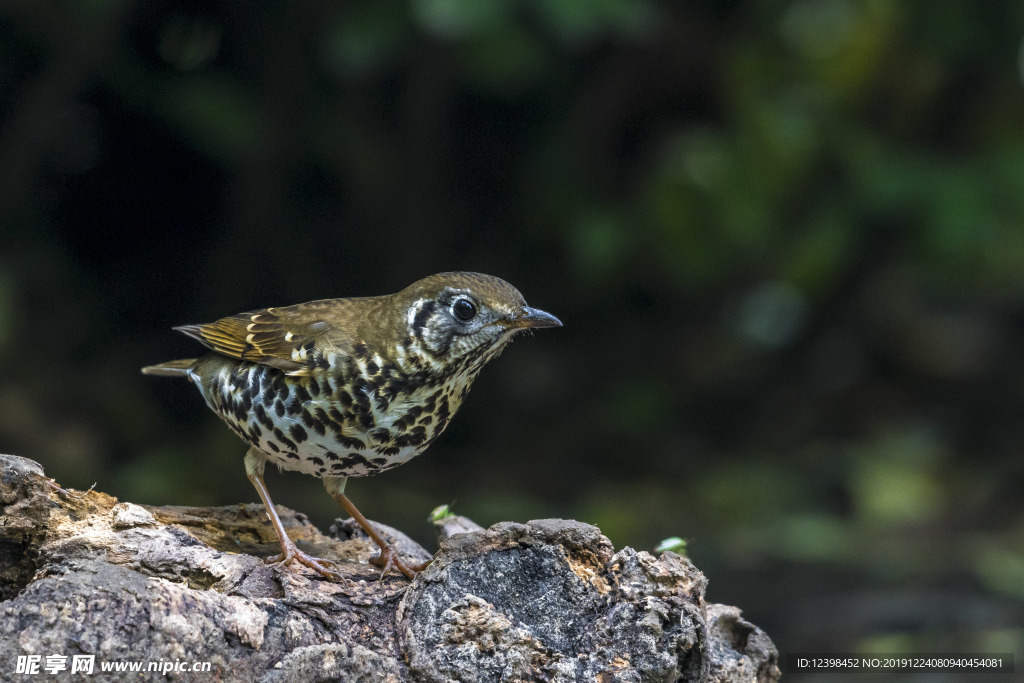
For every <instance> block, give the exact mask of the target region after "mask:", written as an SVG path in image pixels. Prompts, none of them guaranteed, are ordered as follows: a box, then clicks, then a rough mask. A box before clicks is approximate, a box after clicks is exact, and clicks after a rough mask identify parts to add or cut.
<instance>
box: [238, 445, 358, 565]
mask: <svg viewBox="0 0 1024 683" xmlns="http://www.w3.org/2000/svg"><path fill="white" fill-rule="evenodd" d="M265 464H266V457H265V456H264V455H263V454H262V453H260V452H259V451H257V450H255V449H252V448H250V449H249V452H248V453H246V455H245V473H246V475H248V477H249V481H251V482H252V485H253V486H255V487H256V493H258V494H260V500H262V501H263V507H264V508H266V510H267V517H269V518H270V525H271V526H273V527H274V531H275V532H277V539H278V541H279V542H280V543H281V554H280V555H272V556H271V557H268V558H267V562H268V563H280V564H282V565H287V564H291V563H292V561H293V560H298V562H299V563H300V564H304V565H306V566H307V567H309V568H310V569H312V570H313V571H315V572H317V573H318V574H322V575H323V576H325V577H327V578H328V579H330V580H331V581H342V582H344V581H345V577H343V576H342V575H341V574H339V573H338V572H337V571H335V570H334V569H331V568H330V567H331V566H335V567H336V566H337V565H335V564H334V563H333V562H331V561H330V560H323V559H320V558H319V557H313V556H312V555H307V554H306V553H304V552H303V551H301V550H299V548H298V546H296V545H295V542H294V541H293V540H292V539H290V538H288V533H287V532H286V531H285V530H284V524H282V523H281V518H280V517H278V515H277V509H276V508H275V507H274V503H273V501H271V500H270V493H269V492H268V491H267V485H266V484H265V483H264V482H263V467H264V465H265Z"/></svg>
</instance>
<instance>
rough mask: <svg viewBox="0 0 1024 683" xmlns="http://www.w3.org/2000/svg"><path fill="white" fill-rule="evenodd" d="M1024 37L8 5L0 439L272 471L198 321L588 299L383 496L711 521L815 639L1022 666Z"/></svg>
mask: <svg viewBox="0 0 1024 683" xmlns="http://www.w3.org/2000/svg"><path fill="white" fill-rule="evenodd" d="M1022 36H1024V5H1022V4H1021V3H1020V2H1016V1H1013V2H1010V1H1005V2H995V1H993V2H973V3H972V2H953V1H945V0H917V1H911V0H905V1H900V2H897V1H892V2H888V1H878V2H860V1H855V0H798V1H794V2H782V1H778V2H755V1H753V0H750V1H732V2H696V1H693V2H679V1H676V2H672V1H669V0H663V1H659V0H593V1H592V2H576V1H573V0H488V1H486V2H485V1H482V0H481V1H475V0H413V1H411V2H397V1H394V0H379V1H375V2H363V3H359V2H352V3H333V2H312V1H303V2H287V3H286V2H277V1H269V2H261V3H242V2H235V3H223V4H220V3H209V2H161V1H156V0H150V1H146V2H143V1H141V0H134V1H130V0H64V1H61V2H39V1H38V0H22V1H20V2H18V1H15V2H4V3H3V5H2V14H0V235H2V238H0V248H2V255H0V361H2V365H3V368H4V370H3V380H2V383H0V450H2V451H5V452H10V453H16V454H18V455H23V456H26V457H30V458H34V459H36V460H38V461H40V462H42V463H43V464H44V465H45V467H46V469H47V472H48V473H49V474H50V475H52V476H54V477H55V478H56V479H57V480H59V481H60V482H61V483H62V484H64V485H66V486H71V487H75V488H86V487H88V486H90V485H92V484H93V483H94V482H95V484H96V486H97V487H98V488H99V489H101V490H104V491H107V492H110V493H113V494H115V495H117V496H119V497H122V498H124V499H130V500H133V501H136V502H140V503H152V504H204V505H225V504H232V503H236V502H242V501H255V500H256V494H255V492H254V491H253V490H252V488H251V487H250V485H249V483H248V482H247V481H246V478H245V475H244V470H243V466H242V454H243V452H244V447H243V445H242V444H241V443H240V442H239V441H238V440H237V439H236V437H235V436H234V435H233V434H231V432H230V431H229V430H228V429H226V428H225V427H224V426H223V425H222V424H221V423H220V422H219V421H218V420H217V419H216V418H214V417H213V416H212V415H211V414H209V413H208V412H207V411H206V408H205V407H204V406H203V404H202V402H201V400H200V398H199V396H198V394H197V393H196V392H195V389H194V388H193V387H191V386H189V385H188V384H187V383H186V382H180V381H178V382H175V381H171V380H164V379H160V378H153V377H143V376H142V375H141V374H139V371H138V369H139V368H140V367H141V366H142V365H146V364H150V363H155V362H159V361H164V360H169V359H172V358H180V357H188V356H193V355H196V354H197V353H199V348H198V345H197V344H195V343H194V342H192V341H190V340H189V339H187V338H185V337H184V336H181V335H179V334H176V333H174V332H171V330H170V328H171V326H173V325H178V324H184V323H195V322H209V321H212V320H214V319H216V318H218V317H221V316H224V315H227V314H231V313H235V312H238V311H243V310H247V309H252V308H259V307H263V306H269V305H287V304H291V303H297V302H301V301H306V300H310V299H317V298H327V297H335V296H350V295H373V294H382V293H387V292H393V291H396V290H398V289H401V288H402V287H404V286H406V285H407V284H409V283H411V282H412V281H413V280H415V279H418V278H420V277H422V276H425V275H428V274H431V273H434V272H439V271H444V270H477V271H482V272H487V273H491V274H494V275H498V276H500V277H503V278H505V279H507V280H509V281H510V282H512V283H513V284H515V285H516V286H517V287H519V289H520V290H521V291H522V292H523V293H524V295H525V296H526V298H527V300H528V301H529V302H530V303H531V304H532V305H534V306H536V307H539V308H542V309H544V310H548V311H550V312H552V313H554V314H555V315H557V316H559V317H560V318H561V319H562V320H563V322H564V323H565V327H564V328H563V329H560V330H543V331H541V332H539V333H537V334H536V335H533V336H531V337H530V338H527V339H522V340H520V341H518V342H517V343H516V344H514V345H513V346H512V348H511V349H509V350H508V351H507V352H506V353H505V354H504V355H503V356H502V357H501V358H500V359H499V360H498V361H496V362H495V363H493V364H492V365H491V366H490V367H488V368H487V370H485V371H484V372H483V374H482V376H481V378H480V379H479V380H478V381H477V383H476V385H475V388H474V390H473V392H472V394H471V397H470V399H469V400H468V401H467V402H466V404H465V406H464V408H463V410H462V412H461V414H460V415H459V416H458V417H457V418H456V419H455V420H454V422H453V424H452V426H451V427H450V428H449V429H448V431H447V432H446V434H445V436H444V437H442V438H441V439H440V440H439V441H438V442H437V443H436V444H435V445H434V446H433V447H432V448H431V449H430V451H429V452H428V453H427V454H426V455H424V456H422V457H420V458H418V459H417V460H415V461H413V462H412V463H410V464H408V465H406V466H404V467H402V468H399V469H397V470H395V471H393V472H389V473H387V474H386V475H384V476H381V477H378V478H371V479H364V480H354V481H352V482H350V486H349V493H350V494H351V496H352V498H353V500H354V501H355V502H356V504H357V505H359V506H360V508H361V509H362V510H363V512H364V513H366V514H367V515H368V516H369V517H371V518H374V519H378V520H380V521H383V522H385V523H388V524H391V525H394V526H396V527H399V528H401V529H403V530H405V531H407V532H409V533H410V534H411V535H413V536H414V537H416V538H417V539H419V540H421V541H423V542H425V543H426V544H427V545H428V547H431V548H433V547H434V546H433V542H432V541H431V538H430V535H431V530H430V527H429V525H428V524H427V523H426V521H425V518H426V516H427V514H428V512H429V511H430V510H431V509H432V508H433V507H434V506H436V505H438V504H441V503H448V502H453V501H454V509H455V511H456V512H459V513H462V514H465V515H468V516H469V517H472V518H473V519H475V520H476V521H477V522H479V523H481V524H484V525H488V524H492V523H494V522H497V521H501V520H507V519H508V520H518V521H525V520H528V519H533V518H540V517H549V516H557V517H570V518H577V519H580V520H583V521H586V522H591V523H594V524H597V525H599V526H600V527H601V529H602V530H603V531H604V532H605V533H606V534H607V535H608V536H609V537H610V538H611V539H612V541H613V542H614V543H615V544H616V546H622V545H626V544H628V545H632V546H635V547H638V548H645V549H651V548H653V547H654V546H655V545H656V544H657V543H658V542H659V541H660V540H661V539H663V538H665V537H667V536H673V535H678V536H682V537H684V538H686V539H687V540H688V541H689V554H690V556H691V557H692V558H693V559H694V561H695V562H696V563H697V564H698V566H699V567H701V568H702V569H703V570H704V571H705V572H706V573H707V574H708V575H709V577H710V580H711V583H710V588H709V591H708V596H709V599H711V600H714V601H721V602H726V603H731V604H737V605H740V606H741V607H743V608H744V610H745V613H746V615H747V616H748V617H749V618H750V619H751V620H753V621H754V622H755V623H757V624H759V625H760V626H762V627H764V628H765V629H766V630H767V631H768V632H769V634H770V635H771V636H772V637H773V638H774V639H775V640H776V642H777V643H778V645H779V647H780V649H781V650H782V651H783V652H789V651H851V650H865V651H910V652H912V651H928V650H931V651H946V652H964V651H1002V652H1007V651H1014V650H1015V651H1016V652H1017V653H1018V660H1020V654H1021V653H1022V652H1024V627H1022V623H1024V503H1022V495H1024V494H1022V491H1024V419H1022V417H1024V189H1022V188H1024V85H1022V77H1024V51H1022ZM268 485H269V487H270V489H271V492H272V493H273V494H274V497H275V500H276V501H277V502H278V503H280V504H282V505H286V506H289V507H293V508H297V509H300V510H303V511H305V512H307V513H309V514H310V515H311V516H312V517H313V519H314V520H315V521H316V522H317V523H318V524H320V525H321V526H326V525H327V524H328V523H329V520H330V519H331V518H332V517H333V516H335V515H337V514H339V511H338V510H337V509H336V508H335V506H334V503H333V501H331V500H330V498H329V497H328V496H327V495H326V494H325V493H323V491H322V488H321V486H320V484H319V482H317V481H315V480H314V479H312V478H310V477H302V476H299V475H296V474H287V473H286V474H284V475H278V474H277V473H276V472H272V473H270V474H269V475H268ZM1021 665H1024V661H1018V666H1021Z"/></svg>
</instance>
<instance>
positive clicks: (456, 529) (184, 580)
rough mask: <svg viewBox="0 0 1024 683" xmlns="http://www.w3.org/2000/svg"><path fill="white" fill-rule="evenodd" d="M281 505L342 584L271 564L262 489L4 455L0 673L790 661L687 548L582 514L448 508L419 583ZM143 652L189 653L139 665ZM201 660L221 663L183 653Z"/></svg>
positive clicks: (725, 666)
mask: <svg viewBox="0 0 1024 683" xmlns="http://www.w3.org/2000/svg"><path fill="white" fill-rule="evenodd" d="M279 512H280V513H281V517H282V520H283V521H284V524H285V526H286V528H287V529H288V531H289V533H290V535H291V536H292V538H294V539H295V540H296V541H297V542H298V543H299V544H300V545H301V546H302V547H303V548H304V549H305V550H307V551H310V552H312V553H314V554H316V555H319V556H321V557H325V558H328V559H333V560H335V561H337V562H338V563H339V564H340V565H341V566H342V568H343V573H344V574H345V576H347V577H349V579H350V581H349V583H348V584H347V585H346V584H340V583H331V582H329V581H326V580H323V579H322V578H321V577H320V576H318V575H316V574H315V573H313V572H311V571H309V570H308V569H306V568H305V567H297V566H296V567H288V568H282V567H277V566H268V565H267V564H265V563H264V562H263V560H262V559H260V558H261V557H264V556H266V555H270V554H273V553H274V552H276V544H275V543H274V536H273V531H272V530H271V528H270V525H269V523H268V522H267V520H266V517H265V515H264V514H263V512H262V508H261V507H260V506H257V505H240V506H234V507H223V508H185V507H148V506H140V505H135V504H132V503H121V502H118V501H117V500H116V499H115V498H113V497H111V496H108V495H106V494H104V493H100V492H97V491H86V492H79V491H64V490H63V489H61V488H59V487H58V486H57V485H56V484H55V483H54V482H52V481H51V480H49V479H47V478H46V476H45V475H44V473H43V469H42V467H41V466H40V465H39V464H37V463H35V462H33V461H31V460H26V459H24V458H19V457H16V456H8V455H0V680H8V679H11V678H18V676H17V675H16V671H15V668H16V663H17V662H18V661H19V657H21V658H22V659H21V661H22V662H25V661H26V656H29V655H40V656H41V662H40V664H39V666H40V667H43V666H45V664H46V662H47V656H49V655H64V656H66V657H67V658H68V661H70V660H71V658H72V657H73V656H75V655H93V656H94V658H95V659H94V662H95V664H94V666H95V669H94V676H93V678H96V679H97V680H104V679H106V680H120V679H121V678H123V677H125V676H126V674H111V673H108V674H104V673H102V671H101V667H102V665H103V664H104V663H110V662H141V663H142V667H143V673H142V674H141V675H139V674H133V675H132V678H133V679H135V680H140V679H141V680H166V679H168V678H173V679H175V680H224V681H234V680H245V681H274V682H284V681H303V682H308V681H328V680H341V681H367V682H371V681H395V682H399V681H551V682H552V683H561V682H568V681H573V682H575V681H598V682H599V683H613V682H640V681H644V682H647V681H773V680H777V679H778V677H779V669H778V666H777V660H778V655H777V652H776V650H775V647H774V646H773V645H772V643H771V641H770V640H769V638H768V636H767V635H765V634H764V632H762V631H761V630H760V629H758V628H757V627H756V626H754V625H752V624H750V623H749V622H746V621H744V620H743V619H742V618H741V617H740V611H739V610H738V609H737V608H735V607H727V606H724V605H711V604H705V602H704V588H705V584H706V581H705V579H704V576H703V574H701V573H700V571H699V570H697V568H696V567H694V566H693V564H691V563H690V562H689V560H687V559H686V558H683V557H680V556H678V555H675V554H673V553H669V552H666V553H664V554H662V555H661V556H660V557H654V556H652V555H650V554H648V553H646V552H637V551H635V550H633V549H632V548H623V549H622V550H619V551H618V552H616V551H615V549H614V548H612V546H611V543H610V542H609V541H608V539H607V538H605V537H604V536H602V535H601V533H600V531H599V530H598V529H597V528H595V527H592V526H589V525H586V524H581V523H579V522H572V521H565V520H553V519H547V520H536V521H532V522H528V523H526V524H516V523H512V522H504V523H501V524H496V525H494V526H492V527H491V528H489V529H480V528H479V527H477V526H476V525H475V524H473V523H472V522H471V521H469V520H466V519H464V518H448V519H446V520H440V521H439V522H437V526H438V531H439V536H440V537H441V539H442V541H441V549H440V551H439V552H438V554H437V556H436V559H435V561H434V562H433V563H432V564H431V565H430V567H428V568H427V569H426V570H425V571H424V572H422V573H421V574H420V575H419V576H418V577H417V578H416V580H415V581H413V582H411V583H410V582H408V581H407V580H406V579H404V578H402V577H398V576H389V577H387V578H386V579H384V580H383V581H380V582H377V581H376V580H375V578H376V574H377V572H378V570H377V568H375V567H373V566H372V565H369V564H368V563H367V560H368V559H369V558H370V557H371V556H372V555H373V554H375V552H376V551H375V548H374V546H373V545H372V544H371V543H370V542H369V541H368V539H366V538H365V537H364V536H362V534H361V533H360V532H359V531H358V530H357V528H356V527H355V526H354V525H353V524H352V522H351V520H345V521H339V522H338V523H336V524H335V525H333V526H332V527H331V532H332V536H325V535H324V534H321V533H320V532H319V531H318V530H317V529H316V528H314V527H313V526H312V525H311V524H309V522H308V521H307V520H306V519H305V517H303V516H302V515H301V514H298V513H295V512H292V511H290V510H287V509H286V508H279ZM380 529H381V531H382V532H383V534H384V535H385V536H386V537H388V538H389V539H391V540H394V541H395V542H397V543H398V544H399V547H400V548H401V549H402V550H403V552H405V553H406V554H408V555H411V556H413V557H420V558H426V557H428V554H427V553H426V551H424V550H423V549H422V548H420V547H419V546H418V545H416V544H415V543H413V542H412V541H410V540H409V539H408V538H406V537H404V536H402V535H401V534H399V533H398V532H396V531H394V530H392V529H389V528H387V527H384V526H380ZM474 529H476V530H474ZM467 530H469V531H468V532H467ZM453 534H454V535H453ZM150 662H158V663H160V662H165V663H177V666H178V669H177V670H175V671H174V673H172V674H168V675H167V676H164V675H162V674H159V673H156V672H148V673H147V672H146V667H147V666H148V665H149V663H150ZM196 662H199V663H202V662H209V671H208V672H202V673H190V672H188V671H187V669H185V668H184V667H190V666H192V664H193V663H196ZM164 666H165V667H166V666H167V664H165V665H164ZM69 669H70V666H69ZM40 670H41V671H43V669H42V668H41V669H40ZM64 674H65V675H68V676H70V674H69V672H68V671H64ZM43 677H46V674H45V672H44V673H43ZM71 678H73V679H75V680H77V679H78V675H77V674H76V675H75V676H74V677H71Z"/></svg>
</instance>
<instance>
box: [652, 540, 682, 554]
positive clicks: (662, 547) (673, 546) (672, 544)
mask: <svg viewBox="0 0 1024 683" xmlns="http://www.w3.org/2000/svg"><path fill="white" fill-rule="evenodd" d="M666 550H671V551H672V552H674V553H676V554H678V555H682V556H683V557H685V556H686V541H685V540H684V539H682V538H679V537H678V536H672V537H671V538H666V539H665V540H664V541H662V542H661V543H659V544H658V547H657V548H655V549H654V552H656V553H659V554H660V553H663V552H665V551H666Z"/></svg>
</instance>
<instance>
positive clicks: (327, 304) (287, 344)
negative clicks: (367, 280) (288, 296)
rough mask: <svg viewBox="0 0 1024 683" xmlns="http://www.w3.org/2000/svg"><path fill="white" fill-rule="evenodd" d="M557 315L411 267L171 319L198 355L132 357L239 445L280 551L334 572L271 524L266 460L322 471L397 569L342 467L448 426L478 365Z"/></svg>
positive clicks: (381, 562)
mask: <svg viewBox="0 0 1024 683" xmlns="http://www.w3.org/2000/svg"><path fill="white" fill-rule="evenodd" d="M561 326H562V323H561V321H559V320H558V318H556V317H555V316H553V315H551V314H550V313H545V312H544V311H541V310H539V309H536V308H531V307H529V306H527V305H526V301H525V299H524V298H523V295H522V294H520V293H519V290H517V289H516V288H515V287H513V286H512V285H511V284H509V283H508V282H506V281H504V280H502V279H500V278H497V277H494V276H492V275H484V274H482V273H470V272H449V273H439V274H437V275H431V276H429V277H426V278H423V279H421V280H419V281H417V282H414V283H413V284H411V285H409V286H408V287H406V288H405V289H403V290H401V291H400V292H397V293H395V294H389V295H385V296H372V297H351V298H341V299H322V300H318V301H310V302H307V303H301V304H296V305H293V306H284V307H271V308H263V309H260V310H255V311H249V312H246V313H239V314H236V315H232V316H228V317H226V318H221V319H220V320H217V321H216V322H212V323H207V324H200V325H183V326H180V327H175V328H174V329H175V330H176V331H179V332H182V333H184V334H186V335H188V336H189V337H192V338H193V339H195V340H197V341H199V342H200V343H202V344H203V345H204V346H206V347H207V348H208V349H209V352H208V353H207V354H206V355H203V356H201V357H199V358H187V359H181V360H173V361H169V362H166V363H160V364H157V365H151V366H147V367H144V368H142V372H143V373H144V374H147V375H161V376H171V377H184V378H187V379H188V380H190V381H191V382H192V383H193V384H194V385H195V386H196V387H197V388H198V389H199V392H200V394H201V395H202V397H203V399H204V401H205V402H206V405H207V406H208V407H209V408H210V409H211V410H212V411H213V412H214V413H215V414H216V415H217V416H219V417H220V418H221V419H222V420H223V421H224V422H225V423H227V425H228V427H230V428H231V429H232V431H234V432H235V433H236V434H237V435H238V436H239V437H241V439H242V440H243V441H245V442H246V443H247V444H248V451H247V452H246V454H245V458H244V463H245V471H246V475H247V477H248V478H249V481H251V482H252V484H253V486H254V487H255V488H256V491H257V493H258V494H259V497H260V500H261V501H262V503H263V505H264V507H265V509H266V513H267V516H268V517H269V519H270V522H271V525H272V526H273V528H274V530H275V532H276V534H277V537H278V541H279V543H280V546H281V553H280V554H278V555H273V556H271V557H269V558H267V562H269V563H275V564H279V565H289V564H291V563H293V562H298V563H300V564H302V565H305V566H307V567H309V568H310V569H312V570H314V571H315V572H317V573H318V574H320V575H323V576H324V577H326V578H328V579H330V580H335V581H344V579H343V578H342V577H341V574H340V573H339V572H338V567H337V565H336V563H334V562H331V561H329V560H325V559H321V558H317V557H313V556H311V555H308V554H307V553H305V552H304V551H302V550H300V549H299V548H298V547H297V546H296V544H295V543H294V541H292V540H291V539H290V538H289V537H288V534H287V533H286V532H285V529H284V526H283V525H282V523H281V520H280V518H279V517H278V515H277V512H276V510H275V509H274V504H273V502H272V501H271V498H270V494H269V492H268V491H267V486H266V484H265V482H264V480H263V473H264V470H265V467H266V464H267V463H271V464H273V465H277V466H278V467H279V468H280V469H283V470H294V471H297V472H302V473H305V474H310V475H313V476H314V477H318V478H320V479H322V480H323V484H324V487H325V488H326V489H327V492H328V494H330V495H331V496H332V497H333V498H334V499H335V500H336V501H337V502H338V503H339V504H341V506H342V507H343V508H344V509H345V510H346V511H347V512H348V513H349V515H351V516H352V518H353V519H355V521H356V522H357V523H358V524H359V525H360V526H361V527H362V528H363V530H364V531H365V532H366V533H367V535H368V536H369V537H370V538H371V539H372V540H373V542H374V543H376V544H377V546H378V547H379V548H380V554H379V555H377V556H376V557H374V558H373V559H372V560H371V562H372V563H373V564H375V565H378V566H381V567H383V570H382V571H381V575H380V578H383V577H384V576H385V575H386V574H387V573H388V572H389V571H390V570H391V569H395V570H397V571H399V572H401V573H402V574H404V575H405V576H406V577H408V578H409V579H412V578H414V577H415V576H416V574H417V573H418V572H419V571H422V570H423V569H424V568H425V567H426V566H427V565H429V561H428V562H426V563H423V564H420V565H412V564H411V563H407V562H406V561H405V560H403V559H402V558H401V557H400V556H399V554H398V553H397V552H396V551H395V550H394V549H393V548H392V547H391V546H390V545H389V544H388V543H387V542H385V541H384V539H383V538H381V537H380V535H379V534H378V533H377V531H376V530H375V529H374V528H373V527H372V526H371V525H370V523H369V522H368V521H367V519H366V518H365V517H364V516H363V515H362V513H360V512H359V510H358V509H357V508H356V507H355V505H353V504H352V502H351V500H349V498H348V497H347V496H346V495H345V485H346V482H347V481H348V478H349V477H366V476H370V475H375V474H379V473H381V472H384V471H386V470H389V469H392V468H394V467H397V466H399V465H401V464H403V463H406V462H408V461H409V460H410V459H412V458H413V457H415V456H417V455H419V454H420V453H422V452H423V451H424V450H426V448H427V447H428V446H430V444H432V443H433V442H434V441H435V440H436V439H437V438H438V437H439V436H440V435H441V433H442V432H443V431H444V429H445V427H447V426H448V424H449V422H450V421H451V419H452V416H454V415H455V413H456V411H458V409H459V407H460V406H461V405H462V402H463V399H464V398H465V397H466V394H467V392H468V391H469V388H470V386H471V385H472V383H473V381H474V380H475V379H476V377H477V375H478V373H479V372H480V370H481V369H482V368H483V367H484V366H485V365H486V364H487V363H488V362H490V361H491V360H493V359H494V358H496V357H497V356H498V355H499V354H500V353H501V352H502V350H503V349H504V348H505V346H507V345H508V343H509V342H510V341H511V340H512V339H513V338H514V337H515V336H516V335H517V334H518V333H520V332H523V331H526V330H533V329H539V328H547V327H561Z"/></svg>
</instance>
